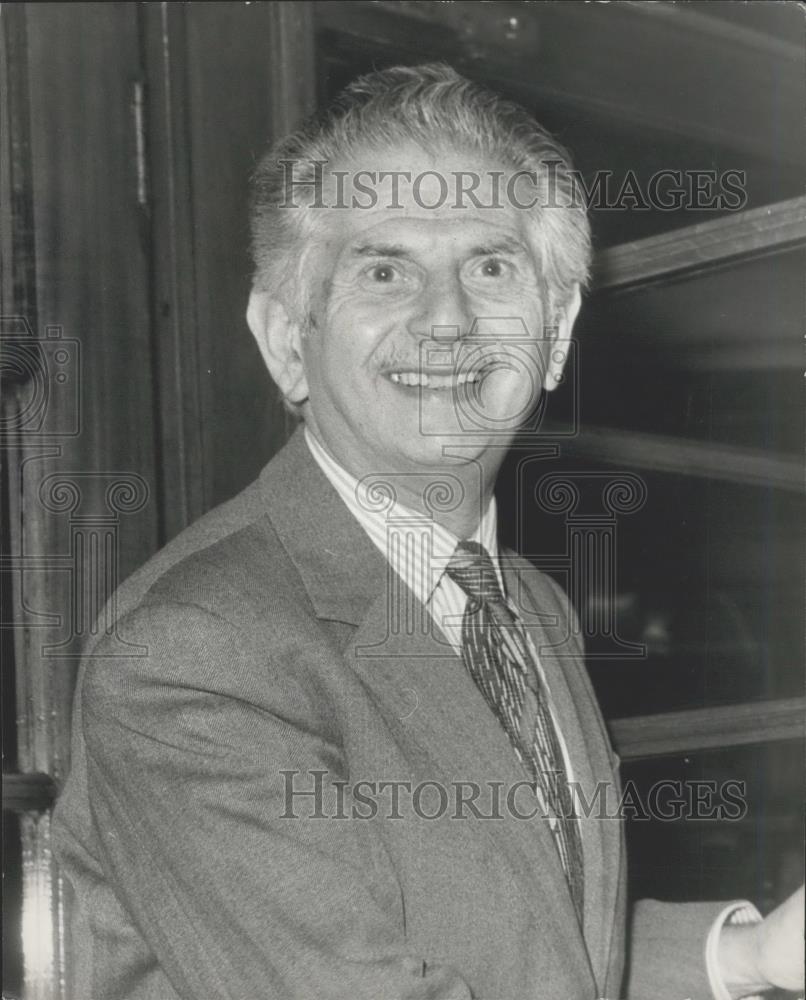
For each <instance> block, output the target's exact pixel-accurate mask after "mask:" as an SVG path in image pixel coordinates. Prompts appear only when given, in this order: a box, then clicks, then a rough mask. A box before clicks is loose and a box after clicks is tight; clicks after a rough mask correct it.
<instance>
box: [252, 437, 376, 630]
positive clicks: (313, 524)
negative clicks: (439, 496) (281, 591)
mask: <svg viewBox="0 0 806 1000" xmlns="http://www.w3.org/2000/svg"><path fill="white" fill-rule="evenodd" d="M259 482H260V489H261V492H262V495H263V500H264V504H265V509H266V513H267V516H268V518H269V520H270V521H271V523H272V526H273V527H274V529H275V531H276V532H277V535H278V537H279V538H280V541H281V542H282V544H283V546H284V547H285V549H286V551H287V553H288V555H289V558H290V559H291V561H292V562H293V563H294V565H295V566H296V568H297V570H298V572H299V574H300V576H301V577H302V581H303V583H304V585H305V589H306V590H307V592H308V594H309V596H310V599H311V603H312V604H313V607H314V610H315V612H316V614H317V616H318V617H319V618H323V619H327V620H332V621H340V622H346V623H347V624H350V625H360V624H361V622H362V621H363V620H364V618H365V616H366V614H367V611H368V610H369V607H370V605H371V604H372V602H373V600H374V599H375V598H376V597H377V595H378V593H379V592H380V589H381V587H382V585H383V582H384V579H385V576H386V562H385V560H384V559H383V556H382V555H381V553H380V552H379V551H378V549H377V548H376V547H375V545H373V543H372V542H371V540H370V539H369V538H368V537H367V535H366V533H365V532H364V530H363V529H362V528H361V526H360V525H359V524H358V522H357V521H356V519H355V518H354V517H353V515H352V514H351V513H350V511H349V510H348V509H347V507H346V506H345V504H344V502H343V501H342V499H341V498H340V497H339V495H338V494H337V493H336V491H335V489H334V488H333V487H332V486H331V485H330V483H329V482H328V480H327V478H326V477H325V475H324V473H323V472H322V470H321V469H320V468H319V466H318V465H317V464H316V462H315V460H314V458H313V456H312V455H311V453H310V450H309V449H308V445H307V444H306V443H305V435H304V429H303V427H302V426H300V427H298V428H297V429H296V431H295V432H294V434H293V435H292V437H291V438H290V440H289V441H288V443H287V444H286V445H285V447H284V448H283V449H282V450H281V451H280V452H278V454H277V455H275V457H274V458H273V459H272V460H271V462H269V464H268V465H267V466H266V468H265V469H264V470H263V473H262V474H261V477H260V480H259Z"/></svg>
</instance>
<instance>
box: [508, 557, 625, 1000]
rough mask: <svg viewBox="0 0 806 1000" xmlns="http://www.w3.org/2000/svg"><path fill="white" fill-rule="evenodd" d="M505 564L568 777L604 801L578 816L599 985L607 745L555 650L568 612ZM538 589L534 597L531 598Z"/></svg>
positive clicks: (607, 925) (607, 869) (526, 571)
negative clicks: (553, 713)
mask: <svg viewBox="0 0 806 1000" xmlns="http://www.w3.org/2000/svg"><path fill="white" fill-rule="evenodd" d="M507 561H508V562H509V567H508V568H507V569H506V570H505V576H506V580H507V589H508V593H509V595H510V597H511V598H513V600H514V601H515V603H516V604H517V605H518V607H519V610H520V613H521V615H522V617H523V618H524V620H525V622H526V626H527V629H528V631H529V633H530V635H531V637H532V641H533V643H534V645H535V648H536V650H537V652H538V656H539V657H540V662H541V666H542V668H543V671H544V674H545V675H546V681H547V684H548V687H549V690H550V691H551V696H552V700H553V702H554V708H555V711H556V713H557V717H558V723H559V726H560V728H561V730H562V734H563V738H564V740H565V742H566V746H567V749H568V754H569V757H570V759H571V766H572V769H573V778H574V781H576V782H577V783H578V786H579V788H580V789H581V792H582V794H583V795H584V798H585V802H587V803H589V804H593V803H598V801H600V800H597V799H596V794H597V787H598V789H599V794H600V795H604V796H605V798H604V799H603V800H601V801H603V805H601V806H600V805H598V804H595V805H593V806H592V808H591V809H590V810H588V815H587V816H585V815H583V817H582V842H583V855H584V863H585V912H584V929H585V941H586V943H587V946H588V951H589V954H590V958H591V964H592V966H593V969H594V971H595V973H596V981H597V984H598V985H599V986H600V987H601V988H603V986H604V980H605V977H606V974H607V961H608V956H609V953H610V941H611V936H612V930H613V926H614V921H615V910H616V901H617V890H618V884H619V867H620V864H621V824H620V822H619V821H618V820H617V819H615V818H611V819H608V818H604V815H609V816H614V811H613V809H614V805H615V803H616V802H617V800H618V790H617V788H616V787H615V785H614V772H613V766H612V760H611V753H610V744H609V741H608V738H607V734H606V732H605V729H604V725H603V722H602V718H601V715H600V713H599V709H598V706H597V704H596V701H595V696H594V695H593V691H592V689H591V686H590V682H589V681H588V678H587V674H586V673H585V668H584V666H583V664H582V662H581V660H580V659H577V658H575V657H568V656H567V654H566V656H564V657H558V656H557V655H556V654H555V652H554V648H556V647H559V646H560V645H561V644H563V648H564V649H567V648H568V647H567V645H564V640H565V639H566V637H567V628H568V625H567V623H568V622H570V620H571V618H572V609H571V608H570V607H564V608H563V607H560V605H559V603H558V601H557V598H556V596H554V594H553V593H552V591H551V590H550V589H549V587H548V586H547V585H546V584H545V583H542V582H540V583H538V581H539V580H541V577H540V575H539V574H538V571H537V570H536V568H535V567H534V566H532V564H531V563H529V562H527V561H526V560H525V559H522V558H520V557H517V556H514V554H512V553H510V554H509V557H508V560H507ZM538 591H539V592H540V594H541V595H542V597H541V598H538V597H537V592H538ZM583 810H584V803H583ZM603 814H604V815H603Z"/></svg>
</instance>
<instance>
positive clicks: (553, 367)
mask: <svg viewBox="0 0 806 1000" xmlns="http://www.w3.org/2000/svg"><path fill="white" fill-rule="evenodd" d="M581 305H582V294H581V292H580V288H579V284H576V285H574V290H573V292H572V294H571V297H570V299H569V300H568V302H567V303H566V304H565V305H564V306H563V307H562V308H561V309H560V310H559V312H558V313H557V314H556V315H555V323H556V326H554V327H553V328H552V332H551V335H550V340H549V344H548V345H547V350H548V358H547V362H546V376H545V378H544V379H543V388H544V389H545V390H546V392H551V390H552V389H556V388H557V386H558V385H559V384H560V382H562V379H563V369H564V368H565V363H566V361H567V360H568V352H569V351H570V349H571V332H572V330H573V329H574V321H575V320H576V318H577V313H578V312H579V307H580V306H581Z"/></svg>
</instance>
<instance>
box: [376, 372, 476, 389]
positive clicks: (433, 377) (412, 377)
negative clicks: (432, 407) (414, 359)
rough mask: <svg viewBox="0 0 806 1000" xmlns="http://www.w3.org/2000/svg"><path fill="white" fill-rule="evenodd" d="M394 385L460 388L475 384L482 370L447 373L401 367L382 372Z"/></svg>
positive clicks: (424, 387) (414, 387)
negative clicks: (396, 369)
mask: <svg viewBox="0 0 806 1000" xmlns="http://www.w3.org/2000/svg"><path fill="white" fill-rule="evenodd" d="M384 374H385V375H386V378H388V379H389V381H390V382H392V383H393V384H394V385H399V386H404V387H405V388H409V389H420V388H422V389H429V390H437V391H439V390H445V389H460V388H461V387H462V386H468V387H473V386H477V385H478V384H479V383H480V382H481V379H482V376H483V372H481V371H470V372H452V373H450V374H448V375H445V374H442V373H440V372H425V371H413V370H410V369H401V370H399V371H389V372H385V373H384Z"/></svg>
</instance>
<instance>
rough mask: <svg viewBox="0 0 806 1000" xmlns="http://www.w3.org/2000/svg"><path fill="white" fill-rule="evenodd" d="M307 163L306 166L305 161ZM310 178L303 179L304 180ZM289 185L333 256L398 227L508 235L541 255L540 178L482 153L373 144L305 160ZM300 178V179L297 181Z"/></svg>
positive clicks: (455, 234)
mask: <svg viewBox="0 0 806 1000" xmlns="http://www.w3.org/2000/svg"><path fill="white" fill-rule="evenodd" d="M300 166H301V167H302V166H305V165H300ZM303 178H304V180H303ZM294 180H295V186H294V187H292V188H290V194H289V186H288V185H287V188H286V192H287V198H291V197H295V198H296V200H297V202H298V203H299V205H300V207H301V206H302V205H303V204H304V205H305V206H306V210H305V216H306V228H307V229H308V231H309V234H310V236H311V237H312V239H313V242H314V243H316V244H318V245H319V246H320V247H321V246H323V245H324V244H326V245H327V246H328V249H329V251H330V252H332V253H337V252H338V250H339V248H340V247H342V246H344V245H345V244H346V243H347V242H348V241H356V240H360V238H361V235H362V234H364V233H366V234H370V233H379V232H382V233H383V234H384V238H387V239H391V240H394V238H395V233H396V232H399V233H400V236H401V239H403V238H404V237H406V236H407V235H414V236H416V237H418V238H419V237H420V235H423V236H427V237H428V238H429V239H431V240H436V241H439V240H442V241H443V242H444V241H446V240H449V239H450V240H453V239H459V238H462V239H465V240H476V241H477V242H478V243H479V245H483V244H484V243H485V242H489V243H490V244H491V245H493V246H494V245H497V243H501V242H504V241H505V240H506V239H507V238H509V239H510V240H511V241H512V242H513V243H514V242H520V243H521V244H522V245H523V246H524V247H526V248H528V249H530V250H531V252H532V255H533V256H534V258H535V260H536V261H537V260H538V259H539V256H540V241H539V238H538V236H539V233H538V227H539V215H538V213H537V212H536V203H537V188H538V186H539V184H540V183H541V178H538V177H536V176H535V175H534V173H533V172H530V171H525V170H516V169H515V168H513V167H511V166H508V165H506V164H504V163H502V162H501V161H499V160H496V159H494V158H492V157H488V156H485V155H481V154H479V153H478V152H475V153H470V152H468V153H465V152H463V151H461V150H458V149H455V148H447V149H436V148H435V149H433V150H424V149H422V148H420V147H419V146H416V145H410V146H406V145H403V146H396V147H393V148H389V149H374V148H367V149H366V150H363V151H361V152H359V153H355V154H353V155H351V156H350V157H344V158H341V159H339V160H336V161H333V162H328V163H323V162H321V163H318V164H307V166H306V169H305V170H304V171H303V170H302V169H300V170H299V171H298V173H297V174H296V175H295V179H294ZM297 181H299V183H298V184H297V183H296V182H297Z"/></svg>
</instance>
